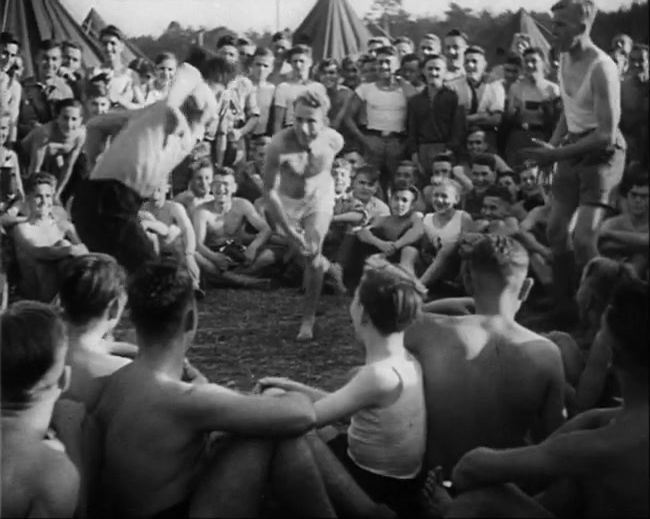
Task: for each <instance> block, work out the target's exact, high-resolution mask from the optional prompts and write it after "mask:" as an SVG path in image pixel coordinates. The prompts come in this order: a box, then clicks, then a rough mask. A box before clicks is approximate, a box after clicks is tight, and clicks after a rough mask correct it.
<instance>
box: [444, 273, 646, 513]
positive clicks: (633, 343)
mask: <svg viewBox="0 0 650 519" xmlns="http://www.w3.org/2000/svg"><path fill="white" fill-rule="evenodd" d="M601 334H603V336H604V340H606V341H607V342H608V343H609V346H610V348H611V351H612V354H613V361H612V364H613V366H614V369H615V371H616V374H617V376H618V379H619V380H620V383H621V387H622V390H623V405H622V406H621V407H618V408H611V409H593V410H591V411H587V412H585V413H582V414H579V415H578V416H576V417H575V418H573V419H572V420H571V421H569V422H567V423H566V424H565V425H564V426H562V427H560V428H559V429H558V430H556V431H555V433H554V434H553V435H551V437H549V438H547V439H546V440H545V441H543V442H542V443H540V444H539V445H534V446H528V447H521V448H516V449H513V448H508V449H504V450H495V449H494V448H486V447H480V448H477V449H474V450H472V451H470V452H469V453H468V454H466V455H465V456H464V457H463V458H462V459H461V460H460V461H459V462H458V464H457V465H456V467H455V468H454V471H453V483H454V487H455V488H456V490H457V491H461V492H463V491H468V492H467V493H466V494H461V495H460V497H458V498H457V499H456V501H455V502H454V503H453V504H452V508H451V510H450V511H449V512H450V513H449V517H495V516H499V517H549V516H550V514H554V516H557V517H597V516H602V517H647V515H648V484H647V483H648V477H650V474H649V472H648V340H650V337H649V336H648V285H647V283H645V282H643V281H639V280H629V281H624V282H622V283H621V284H620V285H619V286H618V287H617V288H616V289H615V291H614V294H613V296H612V299H611V301H610V304H609V307H608V309H607V311H606V313H605V316H604V318H603V320H602V330H601ZM539 478H543V480H544V481H548V482H550V484H549V486H548V487H547V489H546V491H545V492H543V493H542V494H539V495H538V496H536V498H534V499H533V498H531V497H528V496H526V495H524V494H523V493H522V492H521V491H519V490H518V489H517V488H516V487H513V486H511V485H509V486H508V487H495V486H494V485H499V484H503V483H507V482H513V483H516V484H520V483H521V484H525V483H526V482H530V481H536V480H539ZM482 487H485V488H482ZM472 489H476V490H473V491H472Z"/></svg>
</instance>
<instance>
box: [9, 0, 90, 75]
mask: <svg viewBox="0 0 650 519" xmlns="http://www.w3.org/2000/svg"><path fill="white" fill-rule="evenodd" d="M0 30H1V31H3V32H4V31H7V32H11V33H12V34H13V35H14V36H15V37H16V39H18V41H19V42H20V45H21V48H22V55H23V59H24V62H25V72H24V75H25V77H29V76H32V75H34V71H35V69H36V65H35V63H34V60H35V58H36V53H37V51H38V46H39V43H40V42H41V41H42V40H48V39H55V40H59V41H65V40H70V41H74V42H76V43H77V44H78V45H79V46H80V47H81V53H82V56H83V60H84V63H85V65H86V66H88V67H94V66H97V65H99V64H100V63H101V59H102V50H101V47H100V45H99V43H98V42H97V41H96V40H95V39H93V38H92V37H90V36H88V35H87V34H85V33H84V32H83V31H82V30H81V27H80V26H79V24H78V23H77V22H76V21H75V20H74V18H73V17H72V16H71V15H70V13H69V12H68V11H67V10H66V8H65V7H64V6H63V5H62V4H61V2H60V1H59V0H0Z"/></svg>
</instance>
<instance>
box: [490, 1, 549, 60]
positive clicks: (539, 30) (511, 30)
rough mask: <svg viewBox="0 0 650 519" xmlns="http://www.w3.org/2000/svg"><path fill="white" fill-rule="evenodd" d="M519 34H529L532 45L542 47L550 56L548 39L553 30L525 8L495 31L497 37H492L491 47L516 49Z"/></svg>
mask: <svg viewBox="0 0 650 519" xmlns="http://www.w3.org/2000/svg"><path fill="white" fill-rule="evenodd" d="M517 34H525V35H527V36H528V38H529V39H530V44H531V46H532V47H539V48H540V49H542V51H543V52H544V55H545V56H546V58H548V54H549V52H550V50H551V44H550V43H549V42H548V39H549V38H550V37H551V31H550V29H548V28H547V27H544V25H542V24H541V23H539V22H538V21H537V20H535V19H534V18H533V17H532V16H531V15H530V14H529V13H527V12H526V11H525V10H524V9H520V10H519V11H518V12H516V13H514V14H513V15H512V17H511V18H510V20H508V22H507V23H506V26H505V27H504V28H503V30H500V31H497V32H496V33H495V37H494V38H493V39H492V41H491V43H490V45H489V48H490V49H498V48H501V49H503V50H505V51H506V52H508V51H511V50H515V49H514V45H515V41H514V39H515V36H516V35H517Z"/></svg>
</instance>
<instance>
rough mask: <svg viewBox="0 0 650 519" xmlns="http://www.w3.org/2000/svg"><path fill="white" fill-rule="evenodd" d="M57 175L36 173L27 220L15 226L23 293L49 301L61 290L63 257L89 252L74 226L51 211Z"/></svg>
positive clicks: (28, 194) (34, 298)
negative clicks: (59, 282)
mask: <svg viewBox="0 0 650 519" xmlns="http://www.w3.org/2000/svg"><path fill="white" fill-rule="evenodd" d="M55 190H56V179H55V178H54V177H53V176H52V175H50V174H49V173H37V174H35V175H34V176H32V177H31V178H30V180H29V185H28V187H27V205H28V208H29V216H28V218H27V221H25V222H22V223H19V224H18V225H16V227H15V228H14V232H13V237H14V240H15V242H16V259H17V261H18V265H19V266H20V281H19V289H20V294H21V296H22V297H24V298H25V299H33V300H36V301H43V302H45V303H49V302H50V301H52V299H54V296H56V293H57V290H58V277H59V268H60V266H61V261H62V260H65V259H66V258H70V257H72V256H79V255H82V254H86V253H87V252H88V249H87V248H86V246H85V245H84V244H82V243H81V241H80V240H79V237H78V236H77V233H76V232H75V228H74V226H73V225H72V224H71V223H70V222H69V221H67V220H62V219H60V218H55V217H54V215H53V214H52V209H53V202H54V192H55Z"/></svg>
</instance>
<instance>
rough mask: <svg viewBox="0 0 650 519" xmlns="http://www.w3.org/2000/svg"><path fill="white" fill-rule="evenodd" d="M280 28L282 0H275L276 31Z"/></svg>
mask: <svg viewBox="0 0 650 519" xmlns="http://www.w3.org/2000/svg"><path fill="white" fill-rule="evenodd" d="M279 30H280V0H275V31H276V32H278V31H279Z"/></svg>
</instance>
